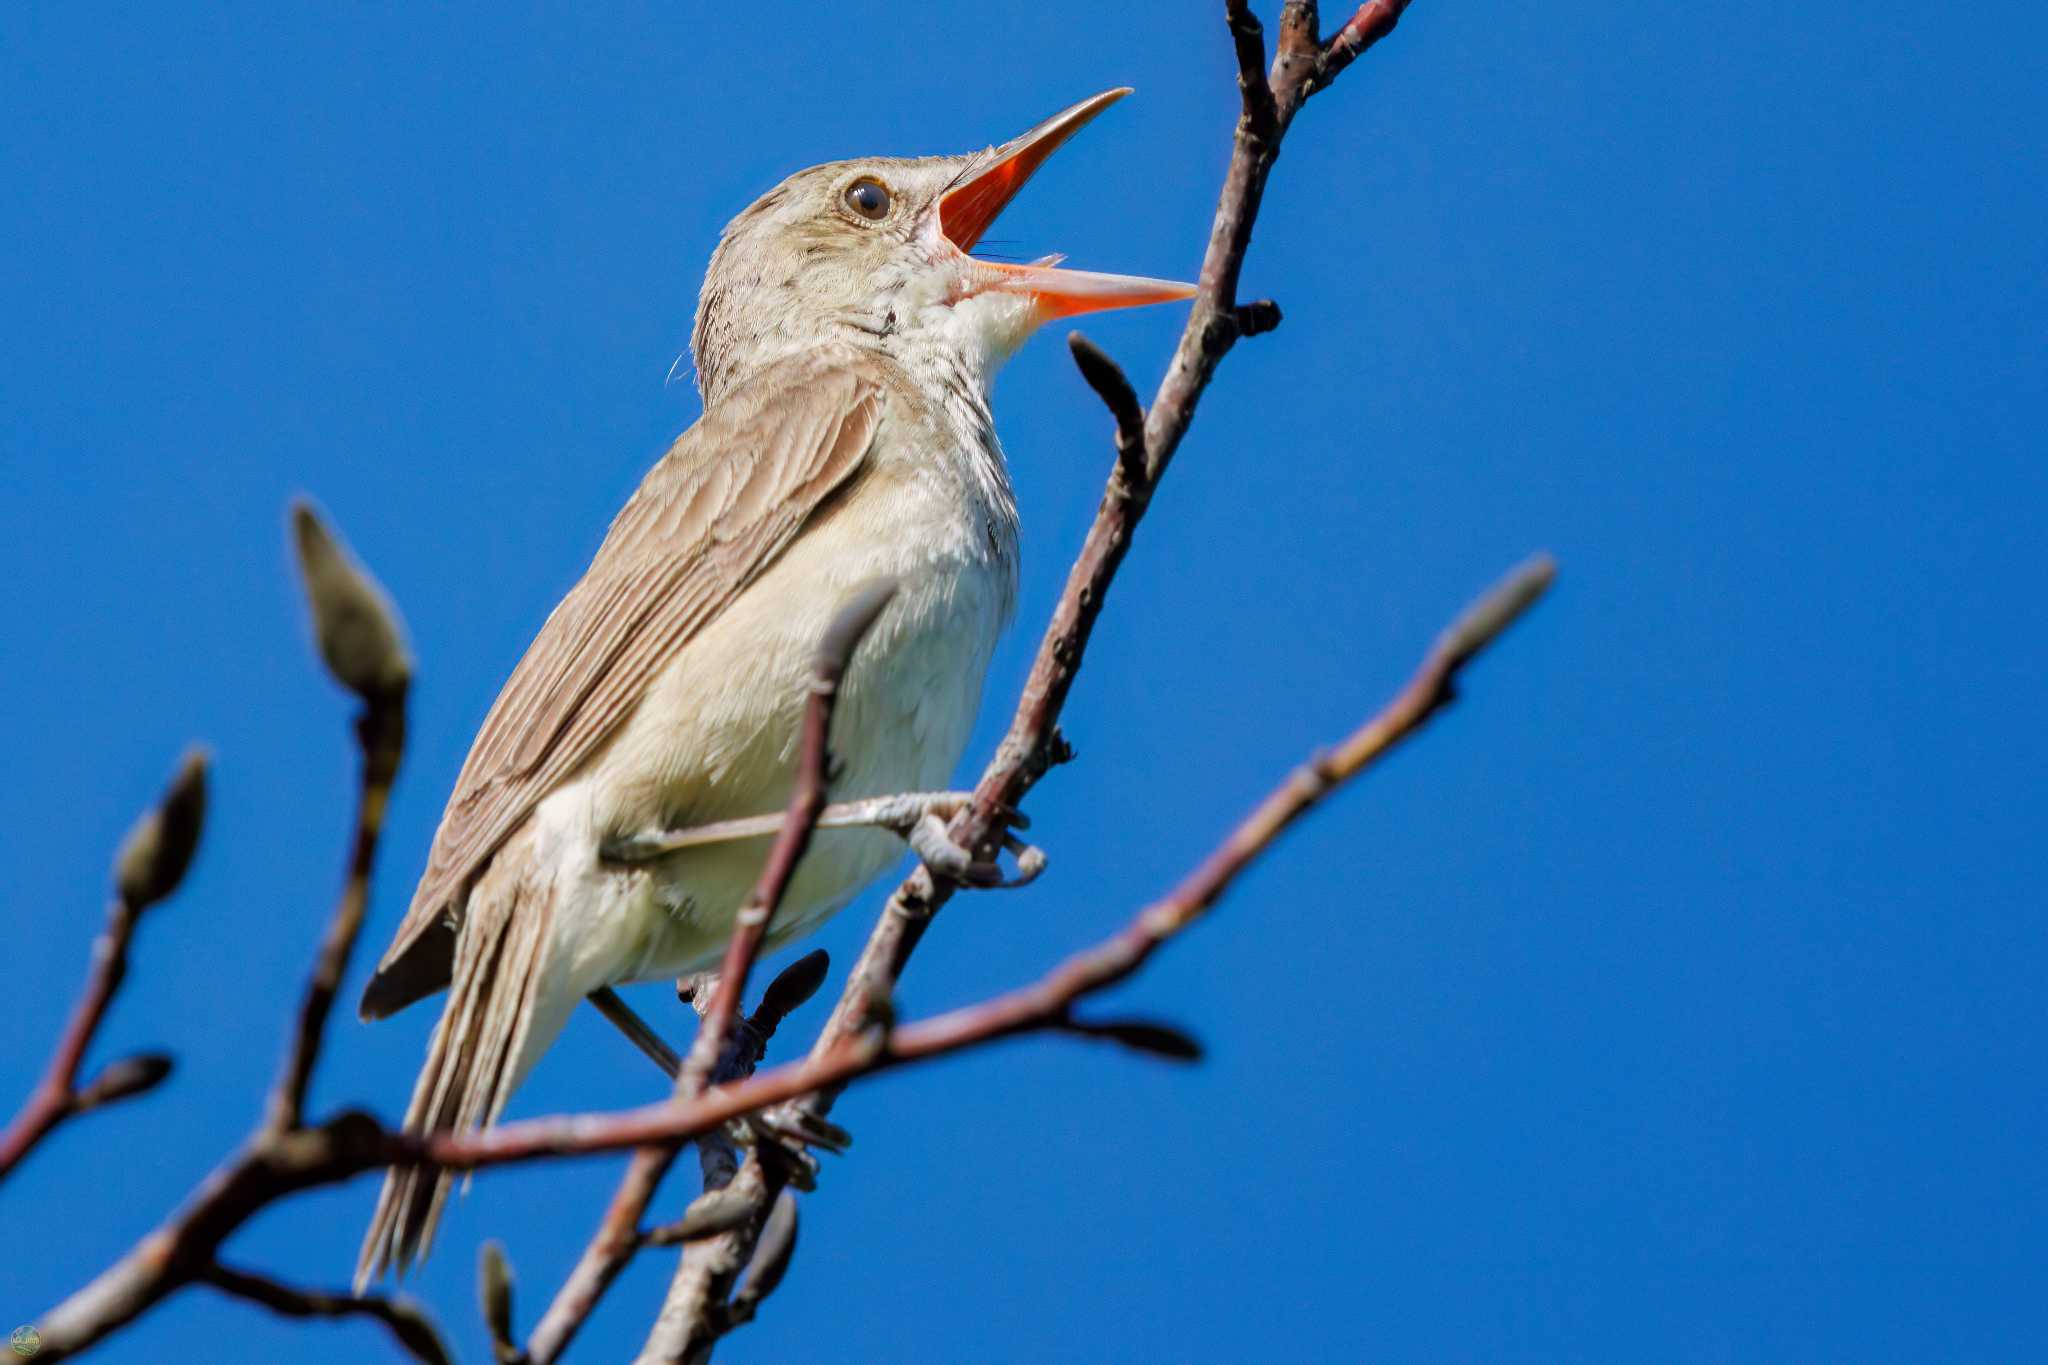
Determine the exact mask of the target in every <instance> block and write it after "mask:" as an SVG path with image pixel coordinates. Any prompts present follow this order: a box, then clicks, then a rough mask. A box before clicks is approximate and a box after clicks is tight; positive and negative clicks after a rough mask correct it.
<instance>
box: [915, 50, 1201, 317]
mask: <svg viewBox="0 0 2048 1365" xmlns="http://www.w3.org/2000/svg"><path fill="white" fill-rule="evenodd" d="M1130 93H1131V92H1130V88H1129V87H1128V86H1125V87H1123V88H1120V89H1116V90H1105V91H1103V92H1102V93H1101V94H1099V95H1094V96H1091V97H1090V98H1088V99H1085V100H1082V101H1081V102H1080V103H1079V104H1076V105H1073V106H1072V107H1071V108H1067V109H1062V110H1061V111H1060V112H1059V113H1057V114H1054V115H1053V116H1052V117H1051V118H1049V119H1047V120H1046V121H1045V122H1043V123H1041V124H1039V125H1038V126H1037V127H1036V128H1033V129H1032V130H1031V131H1029V132H1027V133H1025V134H1023V135H1022V136H1021V137H1014V138H1011V139H1010V140H1009V141H1008V142H1005V143H1004V144H1003V145H1002V146H1000V147H996V148H992V149H991V150H990V151H989V152H988V153H987V154H986V155H985V156H984V157H983V158H982V160H981V162H980V163H978V164H977V165H975V166H974V167H973V168H972V169H971V171H970V173H969V174H968V176H967V177H966V178H965V179H963V180H962V181H961V182H960V183H959V184H957V185H955V186H954V187H953V188H952V189H950V190H947V191H946V193H945V194H944V195H943V196H941V197H940V199H939V230H940V231H941V232H943V233H945V235H946V240H947V241H949V242H951V243H952V244H953V245H954V246H956V247H958V248H959V249H960V250H961V251H962V252H963V253H965V252H968V251H971V250H973V249H974V244H975V243H976V242H978V241H980V240H981V234H982V233H983V232H985V231H987V230H988V225H989V224H990V223H993V222H994V221H995V220H996V215H998V214H1000V213H1001V212H1002V211H1003V209H1004V208H1005V207H1007V206H1008V205H1009V202H1010V201H1011V200H1012V199H1015V198H1016V197H1017V192H1018V191H1019V190H1021V189H1023V188H1024V182H1025V181H1027V180H1029V179H1030V178H1031V176H1032V173H1033V172H1035V171H1036V170H1037V169H1038V168H1039V167H1040V166H1043V165H1044V164H1045V162H1046V159H1047V158H1048V157H1050V156H1051V155H1052V154H1053V153H1054V152H1055V151H1057V150H1059V147H1060V145H1061V144H1062V143H1064V142H1065V141H1066V140H1067V139H1068V138H1070V137H1072V136H1073V135H1074V134H1075V133H1077V132H1079V131H1080V130H1081V127H1082V125H1083V124H1085V123H1087V122H1088V121H1089V120H1090V119H1092V118H1094V117H1095V116H1096V115H1097V114H1099V113H1101V112H1102V111H1103V110H1105V109H1107V108H1109V106H1110V105H1112V104H1115V103H1116V102H1117V101H1118V100H1120V99H1122V98H1123V97H1124V96H1125V95H1128V94H1130ZM1059 259H1060V258H1059V257H1057V256H1053V257H1048V258H1046V259H1045V260H1042V261H1033V262H1032V263H1031V264H1029V265H1012V264H1008V263H1006V262H1003V261H984V260H981V259H979V258H974V260H973V274H974V276H975V291H974V292H977V293H978V292H980V291H981V290H984V289H996V290H1001V291H1003V292H1004V293H1010V294H1027V295H1030V296H1031V297H1032V298H1033V299H1034V300H1035V301H1036V303H1037V306H1038V311H1039V313H1040V315H1041V316H1042V317H1043V318H1045V319H1052V318H1061V317H1072V316H1073V315H1075V314H1077V313H1093V312H1098V311H1100V310H1102V309H1105V308H1133V307H1136V306H1137V305H1139V304H1144V303H1170V302H1172V301H1173V300H1175V299H1186V298H1193V297H1194V295H1195V293H1196V289H1195V286H1194V285H1191V284H1177V283H1175V282H1173V281H1172V280H1148V279H1145V278H1143V277H1141V276H1138V275H1101V274H1097V273H1095V272H1094V271H1089V270H1064V269H1061V268H1060V267H1059V265H1058V264H1057V262H1058V261H1059Z"/></svg>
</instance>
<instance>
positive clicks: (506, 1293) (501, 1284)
mask: <svg viewBox="0 0 2048 1365" xmlns="http://www.w3.org/2000/svg"><path fill="white" fill-rule="evenodd" d="M476 1279H477V1298H478V1300H479V1301H480V1302H481V1303H482V1305H483V1310H484V1326H485V1327H487V1328H489V1329H490V1333H491V1352H492V1354H493V1355H494V1356H496V1357H497V1358H498V1359H499V1360H508V1359H510V1358H511V1357H512V1356H515V1355H517V1354H518V1352H519V1348H518V1346H517V1345H516V1344H515V1343H514V1342H513V1340H512V1263H511V1262H510V1261H508V1260H506V1259H505V1248H504V1247H503V1246H500V1245H499V1244H498V1243H496V1242H485V1243H484V1245H483V1250H482V1251H481V1252H480V1253H479V1254H478V1256H477V1267H476Z"/></svg>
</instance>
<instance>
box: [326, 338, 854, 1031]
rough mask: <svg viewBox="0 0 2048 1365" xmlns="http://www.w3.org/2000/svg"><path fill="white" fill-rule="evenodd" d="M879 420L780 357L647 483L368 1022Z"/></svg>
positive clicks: (613, 534) (844, 476)
mask: <svg viewBox="0 0 2048 1365" xmlns="http://www.w3.org/2000/svg"><path fill="white" fill-rule="evenodd" d="M881 409H882V403H881V396H880V389H879V387H878V386H877V385H876V384H875V383H874V381H873V380H871V379H869V378H865V377H863V376H861V375H859V374H857V373H854V372H853V371H852V370H850V369H847V368H844V367H839V366H833V365H829V364H826V363H823V362H819V361H816V360H798V361H794V362H789V363H786V364H784V365H782V366H778V367H775V368H774V369H772V370H770V371H769V372H767V373H765V374H763V375H762V376H760V377H759V378H757V379H755V380H753V381H751V382H750V383H748V384H746V385H744V386H742V387H741V388H740V389H739V390H736V391H735V392H733V393H732V394H730V395H729V396H728V397H727V399H726V400H725V401H724V402H722V403H721V404H720V405H719V409H718V411H717V412H716V413H710V414H707V415H706V416H705V417H704V419H703V420H701V421H699V422H698V423H697V424H696V425H695V426H694V427H692V428H691V429H690V430H689V431H687V432H685V433H684V434H683V435H682V436H681V437H680V438H679V439H678V440H677V441H676V443H675V445H674V446H673V447H671V448H670V450H669V452H668V454H666V455H665V456H663V457H662V459H661V460H660V461H659V462H658V463H657V464H656V465H655V466H654V468H653V469H652V470H650V471H649V472H648V475H647V477H646V479H645V480H643V481H642V483H641V485H640V488H639V490H638V491H637V492H635V493H634V495H633V497H632V498H631V499H630V500H629V501H628V502H627V503H626V506H625V507H624V508H623V509H622V510H621V511H620V512H619V515H618V517H617V519H615V520H614V521H613V523H612V526H611V530H610V531H609V533H607V534H606V536H605V539H604V543H603V544H602V545H601V546H600V547H599V548H598V551H597V555H596V557H595V558H594V559H593V560H592V561H591V564H590V568H589V569H588V570H587V571H586V572H585V573H584V575H583V578H582V579H581V581H579V582H578V583H577V584H576V586H575V587H574V588H572V589H571V590H570V592H569V594H568V596H566V597H564V598H563V599H562V602H561V604H560V605H559V606H557V607H556V608H555V610H554V611H553V612H552V613H551V614H550V615H549V616H548V619H547V622H546V624H544V625H543V626H542V627H541V630H540V634H539V635H538V636H537V637H535V639H534V642H533V644H532V645H530V646H529V647H528V648H527V651H526V654H525V656H524V657H523V658H521V659H520V661H519V664H518V666H517V667H516V668H514V669H513V671H512V676H511V678H510V679H508V680H507V681H506V683H505V687H504V690H503V691H502V692H500V693H499V694H498V700H497V702H496V703H495V704H494V705H493V706H492V707H491V711H490V715H489V716H488V717H487V718H486V719H485V720H484V723H483V728H482V729H481V730H480V731H479V732H478V733H477V737H476V742H475V744H474V745H473V746H472V747H471V749H470V753H469V758H468V759H467V760H466V761H465V762H464V763H463V765H462V774H461V776H460V777H459V778H457V779H456V784H455V791H454V794H453V795H452V796H451V797H450V798H449V801H448V808H447V810H446V811H445V812H444V813H443V815H442V817H441V826H440V829H439V830H438V832H437V833H436V834H435V836H434V845H433V849H432V851H431V852H430V853H429V855H428V858H427V869H426V872H425V874H424V875H423V876H422V877H421V878H420V884H419V888H418V890H416V891H415V892H414V894H413V901H412V907H411V908H410V909H409V910H408V911H407V912H406V916H405V920H404V922H403V923H402V924H401V925H400V926H399V929H398V934H397V936H396V938H395V939H394V940H393V942H392V945H391V948H390V950H389V951H388V952H387V953H386V954H385V955H384V960H383V961H382V962H381V963H380V964H379V965H378V975H377V978H375V979H373V980H372V981H371V983H370V987H369V989H368V990H367V991H366V992H365V993H364V1010H365V1012H366V1013H374V1014H383V1013H388V1012H389V1011H390V1010H391V1009H396V1008H399V1007H400V1006H402V1005H403V1004H405V1003H408V1002H409V1001H410V1000H412V999H416V998H418V996H419V995H421V994H425V993H427V992H429V991H431V990H434V989H438V988H439V986H440V985H442V984H443V983H444V981H445V976H444V977H443V979H442V980H436V981H431V982H428V983H426V984H425V985H424V988H423V989H422V988H420V986H421V983H419V982H416V981H390V982H386V981H385V980H384V978H385V976H386V974H387V973H390V972H392V969H393V968H394V967H397V966H398V965H399V963H400V960H401V959H402V958H404V957H406V956H407V954H408V952H409V950H410V949H412V948H413V946H414V945H415V944H417V943H418V942H419V940H420V938H421V935H422V934H424V933H425V931H426V930H427V929H428V928H430V927H431V926H432V925H434V924H435V923H436V922H438V921H439V920H440V919H441V917H442V916H443V914H444V912H448V911H451V910H452V911H457V912H459V910H460V906H461V901H462V898H463V894H464V892H465V890H466V888H467V887H468V885H469V883H470V882H471V880H472V879H474V878H475V877H476V876H477V874H478V873H480V872H481V871H482V869H483V867H484V865H485V863H486V862H487V861H488V860H489V858H490V857H491V855H492V854H493V853H494V852H496V851H497V849H498V847H499V846H500V845H501V844H503V843H504V842H505V840H506V839H507V838H509V837H510V836H511V835H512V833H513V832H514V831H516V830H517V829H518V828H519V826H520V824H521V823H522V822H523V821H524V820H525V819H526V817H527V816H528V815H529V814H531V812H532V811H533V808H534V807H535V806H536V805H537V804H539V802H540V801H541V799H542V798H543V797H545V796H546V795H547V793H548V792H549V791H551V790H552V789H553V788H554V787H555V786H556V784H557V783H559V782H560V781H562V780H563V779H564V778H565V777H567V776H569V775H570V774H571V773H572V772H574V771H575V770H576V768H577V767H578V766H579V765H581V764H582V763H583V762H584V761H585V760H586V759H588V758H589V757H590V756H591V754H592V753H594V752H595V751H596V750H597V749H598V747H599V746H600V745H601V744H602V743H603V742H604V740H605V739H606V738H607V737H608V736H609V735H610V734H611V733H612V732H613V731H614V730H615V729H616V728H617V727H618V726H619V724H620V723H621V722H623V721H624V720H625V719H626V717H627V716H628V715H629V714H631V712H632V710H633V708H634V707H635V706H636V705H638V703H639V701H640V699H641V698H642V697H643V696H645V695H646V693H647V690H648V688H649V686H650V685H651V684H652V683H653V681H654V679H655V678H656V677H657V676H658V675H659V674H660V672H661V671H662V669H663V668H664V667H666V666H667V664H668V663H669V661H670V660H671V659H673V658H674V657H675V655H676V652H677V651H678V650H680V649H681V648H682V647H683V646H684V645H685V644H687V643H688V642H689V641H690V639H691V638H692V637H693V636H694V635H696V633H697V632H698V631H700V630H702V629H703V628H704V626H705V625H706V624H707V623H708V622H710V621H711V620H713V619H714V618H716V616H717V615H718V613H719V612H720V611H722V610H723V609H724V607H725V606H726V604H727V603H729V602H731V601H732V600H733V598H734V597H736V596H737V595H738V594H739V593H740V592H741V591H742V590H743V589H744V588H745V587H746V585H747V584H748V583H750V582H751V581H752V580H753V579H754V578H755V577H756V576H757V575H759V574H760V573H761V571H762V570H763V569H765V568H767V566H768V565H769V564H771V563H773V562H774V561H775V559H776V558H777V556H779V555H780V554H781V553H782V551H783V550H784V549H785V548H787V546H788V545H789V543H790V542H791V541H792V540H794V539H795V538H796V537H797V536H798V535H799V534H800V533H801V532H802V530H803V527H804V525H805V523H806V522H807V521H808V520H809V519H810V517H811V515H812V513H814V512H815V511H816V510H817V509H818V508H819V506H820V505H821V504H823V503H824V502H825V501H826V499H827V498H829V497H830V496H831V495H832V493H833V492H834V491H835V490H836V489H838V488H840V487H841V486H843V485H844V484H845V483H846V482H847V480H848V479H849V478H851V477H852V476H853V474H854V472H855V471H856V470H857V469H858V468H859V467H860V466H861V463H862V461H863V459H864V458H865V456H866V454H867V452H868V449H869V447H870V445H871V444H872V443H873V439H874V432H875V427H876V425H877V423H878V422H879V421H880V417H881ZM430 970H431V969H430ZM413 975H418V974H417V973H414V974H413ZM401 995H402V996H403V997H404V998H402V999H397V998H394V997H396V996H401Z"/></svg>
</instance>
